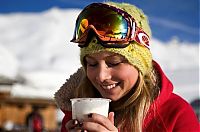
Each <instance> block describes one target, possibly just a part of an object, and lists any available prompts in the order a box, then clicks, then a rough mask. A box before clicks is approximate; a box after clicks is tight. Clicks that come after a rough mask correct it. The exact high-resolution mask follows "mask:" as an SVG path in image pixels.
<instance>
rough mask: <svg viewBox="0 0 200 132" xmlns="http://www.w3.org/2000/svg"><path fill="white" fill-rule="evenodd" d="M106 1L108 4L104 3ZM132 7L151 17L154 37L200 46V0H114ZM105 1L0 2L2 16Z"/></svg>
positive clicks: (27, 0) (12, 0)
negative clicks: (177, 39)
mask: <svg viewBox="0 0 200 132" xmlns="http://www.w3.org/2000/svg"><path fill="white" fill-rule="evenodd" d="M104 1H105V0H104ZM113 1H117V2H128V3H132V4H134V5H136V6H138V7H139V8H141V9H142V10H143V11H144V12H145V14H146V15H147V16H148V17H149V21H150V26H151V28H152V32H153V36H154V37H155V38H158V39H160V40H162V41H168V40H170V39H171V38H172V37H174V36H177V37H178V38H179V40H180V41H188V42H195V43H196V42H199V1H198V0H113ZM91 2H102V0H96V1H94V0H0V13H1V14H6V13H13V12H41V11H45V10H48V9H49V8H52V7H59V8H83V7H85V6H86V5H88V4H90V3H91Z"/></svg>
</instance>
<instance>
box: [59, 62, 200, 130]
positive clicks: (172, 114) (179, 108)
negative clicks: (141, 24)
mask: <svg viewBox="0 0 200 132" xmlns="http://www.w3.org/2000/svg"><path fill="white" fill-rule="evenodd" d="M155 68H156V69H157V70H158V72H159V74H160V76H161V83H162V87H161V91H160V94H159V96H158V97H157V98H156V99H155V101H154V102H153V104H152V105H151V106H156V107H157V109H156V111H154V110H153V109H152V108H151V107H150V110H149V114H148V116H147V117H146V118H145V120H144V124H143V131H144V132H172V131H173V132H199V130H200V129H199V128H200V127H199V122H198V119H197V117H196V115H195V113H194V111H193V109H192V107H191V106H190V105H189V104H188V103H187V102H186V101H185V100H184V99H182V98H181V97H180V96H178V95H176V94H174V93H172V91H173V85H172V83H171V82H170V81H169V80H168V78H167V77H166V76H165V74H164V73H163V71H162V69H161V68H160V66H159V65H158V64H157V63H155ZM63 112H64V113H65V116H64V118H63V121H62V128H61V131H62V132H67V131H66V129H65V124H66V123H67V121H68V120H70V119H71V117H72V116H71V111H63ZM153 113H154V114H153Z"/></svg>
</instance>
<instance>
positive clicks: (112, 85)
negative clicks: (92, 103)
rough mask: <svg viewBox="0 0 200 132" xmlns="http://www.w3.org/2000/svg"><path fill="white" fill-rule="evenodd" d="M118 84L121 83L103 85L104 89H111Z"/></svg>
mask: <svg viewBox="0 0 200 132" xmlns="http://www.w3.org/2000/svg"><path fill="white" fill-rule="evenodd" d="M118 85H119V83H114V84H109V85H101V87H102V88H103V89H106V90H110V89H113V88H115V87H116V86H118Z"/></svg>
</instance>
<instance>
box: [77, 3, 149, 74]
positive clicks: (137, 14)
mask: <svg viewBox="0 0 200 132" xmlns="http://www.w3.org/2000/svg"><path fill="white" fill-rule="evenodd" d="M106 4H109V5H112V6H115V7H117V8H120V9H122V10H124V11H126V12H127V13H129V14H130V15H131V16H133V18H134V19H135V20H136V23H137V26H138V27H140V28H142V29H143V30H144V32H146V33H147V34H148V35H149V37H151V30H150V27H149V24H148V19H147V17H146V16H145V15H144V13H143V11H142V10H140V9H139V8H137V7H135V6H134V5H130V4H128V3H115V2H106ZM105 51H107V52H112V53H117V54H120V55H122V56H124V57H125V58H126V59H127V60H128V62H129V63H130V64H131V65H133V66H134V67H136V68H137V69H138V70H139V71H140V72H141V73H142V75H146V74H147V73H149V72H151V69H152V54H151V52H150V49H148V48H146V47H145V46H142V45H140V44H137V43H136V42H131V44H130V45H128V46H127V47H125V48H105V47H103V46H101V45H100V44H98V41H97V39H96V37H93V38H92V39H91V41H90V43H89V45H88V46H87V47H84V48H80V61H81V64H82V65H83V66H84V63H83V59H84V57H85V56H86V55H88V54H94V53H99V52H105ZM84 67H85V66H84Z"/></svg>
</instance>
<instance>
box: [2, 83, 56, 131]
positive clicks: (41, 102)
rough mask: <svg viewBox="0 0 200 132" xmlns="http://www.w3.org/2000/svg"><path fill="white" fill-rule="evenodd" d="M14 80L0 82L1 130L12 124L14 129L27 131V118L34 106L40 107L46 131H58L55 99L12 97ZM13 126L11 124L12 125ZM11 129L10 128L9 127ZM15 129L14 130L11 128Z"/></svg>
mask: <svg viewBox="0 0 200 132" xmlns="http://www.w3.org/2000/svg"><path fill="white" fill-rule="evenodd" d="M12 84H13V82H12V83H11V82H10V81H5V80H4V81H3V83H2V81H1V82H0V131H5V127H6V125H7V127H9V124H12V125H13V126H12V129H15V130H14V131H27V127H26V118H27V116H28V114H29V113H31V112H32V111H33V108H34V107H37V108H39V113H40V115H41V116H42V118H43V124H44V129H45V130H46V131H48V132H49V131H58V123H57V120H56V110H57V107H56V105H55V102H54V100H53V99H45V98H31V97H30V98H21V97H12V96H11V94H10V90H9V89H11V87H12ZM10 127H11V125H10ZM9 129H10V128H9ZM11 131H13V130H11Z"/></svg>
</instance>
